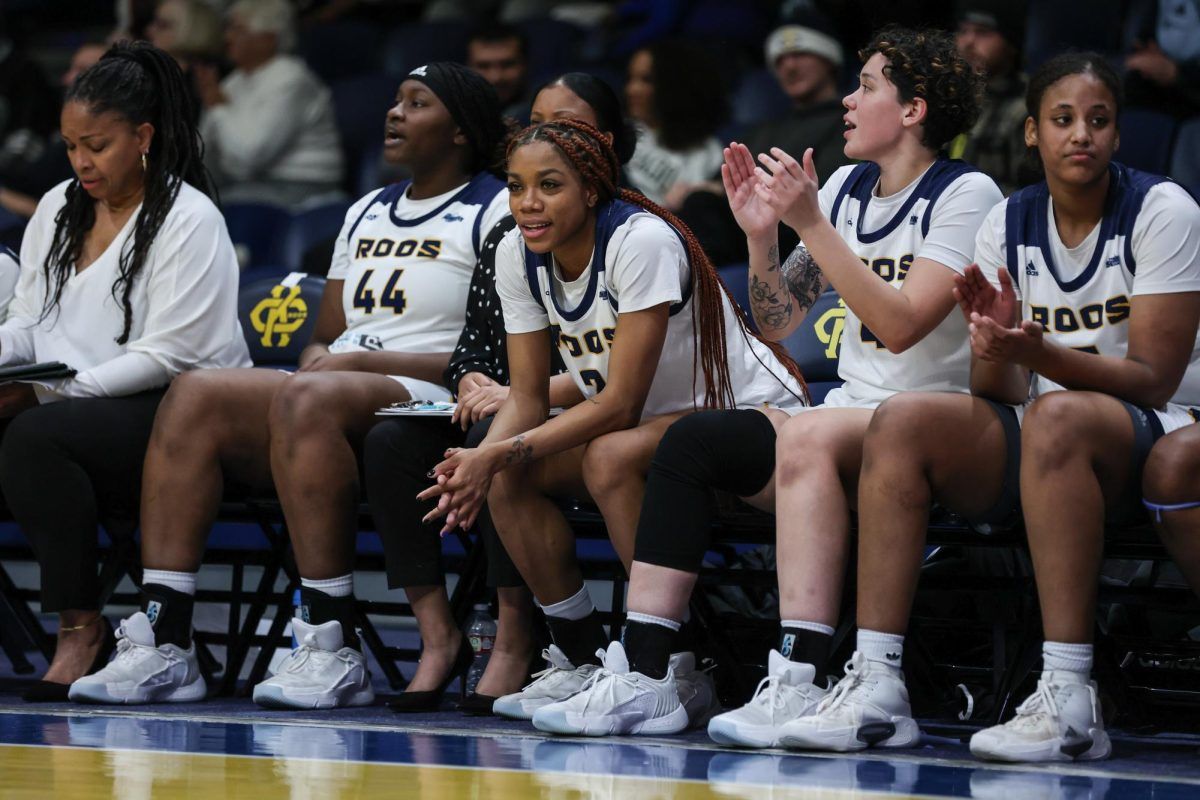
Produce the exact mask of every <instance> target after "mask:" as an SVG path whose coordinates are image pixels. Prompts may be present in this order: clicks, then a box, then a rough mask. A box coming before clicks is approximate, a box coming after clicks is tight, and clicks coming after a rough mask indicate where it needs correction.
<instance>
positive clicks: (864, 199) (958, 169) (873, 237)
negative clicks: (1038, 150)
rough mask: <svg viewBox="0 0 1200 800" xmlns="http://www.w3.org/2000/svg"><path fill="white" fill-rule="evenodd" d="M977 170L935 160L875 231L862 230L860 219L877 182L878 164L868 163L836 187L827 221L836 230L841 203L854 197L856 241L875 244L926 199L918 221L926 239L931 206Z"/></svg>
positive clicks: (944, 159) (943, 160)
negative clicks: (954, 184) (944, 193)
mask: <svg viewBox="0 0 1200 800" xmlns="http://www.w3.org/2000/svg"><path fill="white" fill-rule="evenodd" d="M978 171H979V170H977V169H976V168H975V167H973V166H971V165H970V164H967V163H966V162H964V161H959V160H957V159H948V158H940V159H938V160H937V161H935V162H934V163H933V164H932V165H931V166H930V167H929V169H928V170H926V172H925V175H924V177H922V178H921V182H920V183H918V184H917V187H916V188H915V189H913V192H912V194H910V195H909V196H908V199H907V200H905V201H904V203H902V204H901V206H900V208H898V209H896V213H895V214H893V215H892V217H891V219H889V220H888V221H887V222H885V223H884V224H883V225H882V226H881V227H880V228H878V229H876V230H874V231H864V230H863V220H864V219H865V218H866V216H867V214H866V209H867V205H868V204H869V203H870V202H871V196H872V193H873V192H874V191H875V185H876V184H877V183H878V182H879V165H878V164H874V163H872V162H869V161H867V162H864V163H862V164H859V165H858V166H856V167H855V168H854V170H853V171H852V172H851V173H850V175H848V176H847V177H846V180H845V182H844V183H842V185H841V187H839V189H838V193H837V197H836V198H835V199H834V201H833V209H832V210H831V212H830V215H829V219H830V222H831V223H832V224H833V225H834V227H835V228H836V227H837V224H838V223H837V217H838V212H839V211H840V210H841V207H842V201H843V200H844V199H845V198H846V196H847V195H849V196H853V197H854V199H855V200H857V201H858V203H859V209H858V218H857V219H856V220H854V227H855V234H856V236H857V238H858V241H859V242H861V243H862V244H874V243H875V242H878V241H880V240H882V239H884V238H885V237H887V236H888V235H890V234H891V233H892V231H894V230H896V228H897V227H898V226H899V225H900V224H901V223H902V222H904V220H905V219H906V218H907V217H908V216H909V214H910V213H911V212H912V207H913V206H914V205H915V204H916V202H917V201H918V200H921V199H927V200H928V201H929V206H928V207H927V208H926V209H925V214H924V215H923V217H922V220H921V235H922V236H925V235H927V234H928V233H929V225H930V220H931V219H932V217H933V207H934V206H935V205H936V204H937V201H938V198H939V197H941V195H942V192H944V191H946V189H947V188H948V187H949V186H950V184H952V183H954V182H955V181H956V180H958V179H959V178H961V177H962V176H963V175H966V174H968V173H971V172H978Z"/></svg>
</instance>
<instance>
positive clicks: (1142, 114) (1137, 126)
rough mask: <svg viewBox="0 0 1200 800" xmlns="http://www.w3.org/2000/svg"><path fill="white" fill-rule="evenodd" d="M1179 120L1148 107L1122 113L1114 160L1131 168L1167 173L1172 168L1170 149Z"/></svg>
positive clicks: (1159, 173)
mask: <svg viewBox="0 0 1200 800" xmlns="http://www.w3.org/2000/svg"><path fill="white" fill-rule="evenodd" d="M1177 128H1178V122H1177V121H1176V119H1175V117H1173V116H1171V115H1170V114H1166V113H1164V112H1162V111H1152V110H1150V109H1148V108H1127V109H1125V110H1124V111H1123V112H1121V147H1120V149H1118V150H1117V155H1116V159H1117V160H1118V161H1120V162H1121V163H1122V164H1125V165H1127V166H1130V167H1133V168H1134V169H1141V170H1145V171H1146V172H1153V173H1154V174H1156V175H1166V174H1167V172H1168V171H1169V170H1170V168H1171V148H1172V146H1173V145H1174V143H1175V132H1176V130H1177Z"/></svg>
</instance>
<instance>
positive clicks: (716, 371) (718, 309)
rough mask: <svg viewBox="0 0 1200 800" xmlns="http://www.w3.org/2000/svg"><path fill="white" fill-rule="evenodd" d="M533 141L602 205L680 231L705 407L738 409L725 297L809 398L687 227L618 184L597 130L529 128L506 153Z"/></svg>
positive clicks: (556, 124)
mask: <svg viewBox="0 0 1200 800" xmlns="http://www.w3.org/2000/svg"><path fill="white" fill-rule="evenodd" d="M536 141H543V142H547V143H549V144H550V145H552V146H553V147H555V148H556V149H557V150H558V151H559V152H560V153H562V154H563V156H564V157H565V158H566V159H567V161H568V162H569V163H570V164H571V165H572V166H573V167H574V168H575V170H576V171H577V172H578V173H579V175H580V176H581V177H582V178H583V181H584V183H585V184H588V185H591V186H593V187H594V188H595V189H596V191H597V193H598V198H599V201H600V202H602V203H603V202H607V201H608V200H611V199H613V198H617V199H620V200H624V201H625V202H627V203H631V204H633V205H636V206H639V207H640V208H643V209H645V210H646V211H649V212H650V213H651V214H654V215H655V216H657V217H659V218H661V219H662V220H664V221H665V222H666V223H667V224H668V225H670V226H671V227H673V228H674V229H675V230H676V231H678V233H679V235H680V237H681V238H682V239H683V243H684V247H685V248H686V249H687V254H688V263H689V264H690V266H691V271H692V284H693V287H694V291H693V295H694V297H695V305H694V306H693V311H692V342H693V345H694V349H693V352H694V353H695V357H694V358H695V359H698V361H699V368H700V370H701V371H702V372H703V375H704V407H705V408H731V407H733V406H735V405H736V404H737V399H736V396H735V394H734V389H733V385H732V381H731V379H730V376H729V357H728V352H727V350H726V346H725V333H726V331H725V313H724V308H723V305H724V302H725V300H724V299H723V298H727V299H728V301H729V305H730V306H731V307H732V308H733V312H734V314H735V316H736V318H737V320H738V324H739V325H740V326H741V328H742V331H743V333H744V334H745V335H747V336H753V337H754V338H756V339H758V340H759V341H760V342H762V343H763V344H764V345H766V346H767V347H768V348H769V349H770V351H771V352H772V353H773V354H774V355H775V357H776V358H778V359H779V361H780V363H782V364H783V365H784V367H785V368H786V369H787V371H788V374H790V375H791V376H792V377H794V378H795V379H796V380H797V382H799V384H800V385H801V387H803V388H804V394H805V396H806V398H807V395H808V386H807V384H805V382H804V376H803V375H801V374H800V367H799V366H798V365H797V364H796V362H795V361H793V360H792V358H791V356H789V355H788V353H787V351H786V350H785V349H784V348H783V346H782V345H780V344H779V343H778V342H769V341H766V340H764V339H762V338H761V337H759V336H758V335H757V334H755V333H754V332H753V331H751V330H750V327H749V325H748V324H747V322H746V315H745V314H744V313H743V311H742V309H741V307H739V306H738V304H737V301H736V300H734V298H733V295H732V294H730V292H729V288H728V287H727V286H725V284H724V282H723V281H722V280H721V276H720V275H719V274H717V270H716V267H714V266H713V264H712V261H711V260H710V259H709V258H708V255H707V254H706V253H705V252H704V248H702V247H701V246H700V242H699V240H697V239H696V236H695V234H693V233H692V231H691V230H690V229H689V228H688V226H687V225H685V224H684V223H683V221H682V220H680V219H679V218H678V217H676V216H675V215H674V214H672V213H671V212H670V211H668V210H667V209H665V208H663V207H662V206H660V205H658V204H657V203H654V202H652V201H650V200H648V199H647V198H646V197H644V196H642V195H641V194H638V193H637V192H631V191H629V190H628V189H622V188H620V187H619V186H618V185H617V178H618V176H619V174H620V162H619V160H618V158H617V154H616V153H615V152H614V150H613V148H612V145H611V144H609V142H608V140H607V139H606V138H605V137H604V136H602V135H601V134H600V132H599V131H598V130H596V129H595V128H594V127H592V126H591V125H588V124H587V123H586V122H580V121H578V120H572V119H561V120H555V121H553V122H545V123H541V124H539V125H531V126H529V127H528V128H526V129H525V130H523V131H522V132H521V133H520V134H518V135H517V136H516V138H514V139H513V140H512V142H510V144H509V148H508V152H509V154H510V155H511V154H512V152H513V151H514V150H516V149H517V148H518V147H521V146H523V145H526V144H530V143H531V142H536ZM696 367H697V364H696V361H695V360H693V364H692V369H693V372H692V379H693V382H694V381H695V375H696Z"/></svg>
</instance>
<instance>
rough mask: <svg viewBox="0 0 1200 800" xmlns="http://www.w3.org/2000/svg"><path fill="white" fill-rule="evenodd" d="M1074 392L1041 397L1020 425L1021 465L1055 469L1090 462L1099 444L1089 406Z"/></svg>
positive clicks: (1029, 409) (1055, 393) (1052, 393)
mask: <svg viewBox="0 0 1200 800" xmlns="http://www.w3.org/2000/svg"><path fill="white" fill-rule="evenodd" d="M1075 394H1076V393H1075V392H1050V393H1048V394H1044V395H1042V396H1041V397H1039V398H1038V399H1037V400H1036V401H1035V402H1034V403H1033V405H1031V406H1030V407H1029V408H1028V409H1027V410H1026V412H1025V418H1024V420H1023V421H1022V423H1021V462H1022V464H1027V465H1028V466H1029V467H1031V468H1033V469H1055V468H1058V467H1061V466H1062V465H1064V464H1066V463H1069V462H1071V461H1073V460H1075V459H1079V458H1087V459H1089V460H1090V458H1091V453H1092V451H1093V448H1094V447H1095V446H1097V444H1099V445H1103V442H1096V441H1095V440H1096V438H1097V437H1095V436H1094V435H1093V433H1092V432H1091V425H1090V422H1091V414H1089V413H1088V405H1087V404H1086V403H1084V402H1081V399H1080V398H1079V397H1074V396H1072V395H1075Z"/></svg>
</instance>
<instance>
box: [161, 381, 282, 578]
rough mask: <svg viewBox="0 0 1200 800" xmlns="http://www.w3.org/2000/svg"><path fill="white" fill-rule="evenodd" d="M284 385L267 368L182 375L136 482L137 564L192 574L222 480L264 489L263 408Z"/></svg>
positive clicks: (169, 395)
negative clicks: (139, 531)
mask: <svg viewBox="0 0 1200 800" xmlns="http://www.w3.org/2000/svg"><path fill="white" fill-rule="evenodd" d="M287 380H288V376H287V375H286V374H285V373H282V372H279V371H277V370H270V369H205V370H196V371H194V372H185V373H183V374H182V375H180V376H179V377H177V378H175V380H174V381H173V382H172V384H171V389H170V391H168V392H167V396H166V397H165V398H164V399H163V402H162V405H161V406H160V407H159V409H158V415H157V416H156V418H155V420H154V432H153V433H152V434H151V437H150V446H149V449H148V450H147V451H146V466H145V472H144V475H145V477H144V478H143V481H142V513H141V527H142V563H143V564H144V565H145V566H146V567H148V568H151V569H165V570H173V571H177V572H195V571H196V570H198V569H199V568H200V562H201V560H202V558H203V556H204V545H205V542H206V541H207V539H208V533H209V530H210V529H211V528H212V524H213V521H214V519H215V518H216V515H217V510H218V508H219V506H220V503H221V495H222V493H223V492H224V485H225V478H226V477H229V478H232V479H234V480H236V481H238V482H240V483H243V484H246V485H248V486H250V487H253V488H266V487H269V486H270V485H271V469H270V462H269V458H268V453H269V447H268V432H267V410H268V409H269V408H270V404H271V397H272V396H273V395H274V393H275V391H276V390H277V389H278V388H279V387H280V386H282V385H283V383H284V382H285V381H287Z"/></svg>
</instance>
